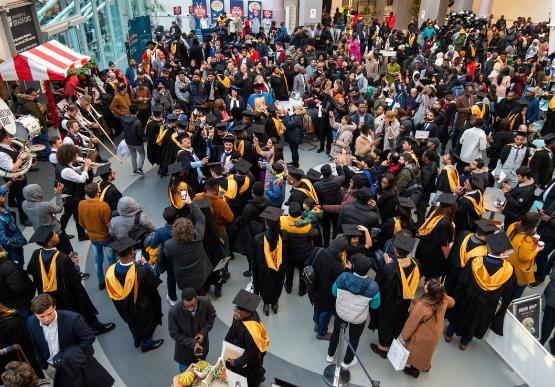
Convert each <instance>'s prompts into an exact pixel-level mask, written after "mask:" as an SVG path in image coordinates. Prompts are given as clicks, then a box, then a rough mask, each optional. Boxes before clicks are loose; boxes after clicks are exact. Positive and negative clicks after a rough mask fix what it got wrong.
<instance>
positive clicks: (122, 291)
mask: <svg viewBox="0 0 555 387" xmlns="http://www.w3.org/2000/svg"><path fill="white" fill-rule="evenodd" d="M106 290H107V291H108V295H109V296H110V298H111V299H112V300H114V301H122V300H124V299H126V298H127V296H129V294H130V293H131V290H133V303H136V302H137V296H138V295H139V281H138V280H137V269H136V268H135V265H134V264H133V265H131V267H130V268H129V270H128V271H127V274H125V284H124V286H121V283H120V282H119V280H118V278H117V277H116V264H113V265H112V266H110V267H109V268H108V270H106Z"/></svg>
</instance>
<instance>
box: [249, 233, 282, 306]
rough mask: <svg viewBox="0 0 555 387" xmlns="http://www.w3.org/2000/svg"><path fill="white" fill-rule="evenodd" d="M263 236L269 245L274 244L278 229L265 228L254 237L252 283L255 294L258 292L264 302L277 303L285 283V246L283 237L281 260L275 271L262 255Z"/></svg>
mask: <svg viewBox="0 0 555 387" xmlns="http://www.w3.org/2000/svg"><path fill="white" fill-rule="evenodd" d="M264 236H266V238H267V239H268V241H269V242H270V246H275V244H276V243H277V239H278V236H279V230H271V229H267V230H265V231H264V232H262V233H260V234H258V235H257V236H256V237H255V249H256V250H255V255H254V262H253V285H254V292H255V294H259V295H260V297H262V300H263V301H264V304H277V302H278V300H279V297H280V296H281V291H282V289H283V284H284V283H285V257H286V256H287V253H286V252H287V246H286V242H285V238H283V237H282V238H281V240H282V262H281V265H280V267H279V269H278V270H277V271H275V270H273V269H271V268H269V267H268V265H267V264H266V257H265V256H264Z"/></svg>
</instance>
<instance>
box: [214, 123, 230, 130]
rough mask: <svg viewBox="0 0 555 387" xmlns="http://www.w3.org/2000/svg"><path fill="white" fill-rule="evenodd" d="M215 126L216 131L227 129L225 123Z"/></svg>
mask: <svg viewBox="0 0 555 387" xmlns="http://www.w3.org/2000/svg"><path fill="white" fill-rule="evenodd" d="M215 126H216V129H218V130H225V128H227V122H218V123H217V124H216V125H215Z"/></svg>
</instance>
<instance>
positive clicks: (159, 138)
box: [156, 125, 168, 145]
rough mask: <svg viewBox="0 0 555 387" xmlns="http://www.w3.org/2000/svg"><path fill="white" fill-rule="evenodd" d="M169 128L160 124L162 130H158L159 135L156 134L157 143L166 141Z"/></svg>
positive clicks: (160, 143)
mask: <svg viewBox="0 0 555 387" xmlns="http://www.w3.org/2000/svg"><path fill="white" fill-rule="evenodd" d="M167 131H168V129H167V128H166V127H165V126H164V125H160V130H159V131H158V136H156V144H157V145H162V142H164V137H166V132H167Z"/></svg>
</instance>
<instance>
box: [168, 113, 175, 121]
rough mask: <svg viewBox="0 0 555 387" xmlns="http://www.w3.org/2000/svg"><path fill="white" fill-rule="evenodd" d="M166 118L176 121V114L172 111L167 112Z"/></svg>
mask: <svg viewBox="0 0 555 387" xmlns="http://www.w3.org/2000/svg"><path fill="white" fill-rule="evenodd" d="M166 118H167V120H168V121H177V116H176V115H175V114H173V113H170V114H168V116H167V117H166Z"/></svg>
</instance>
